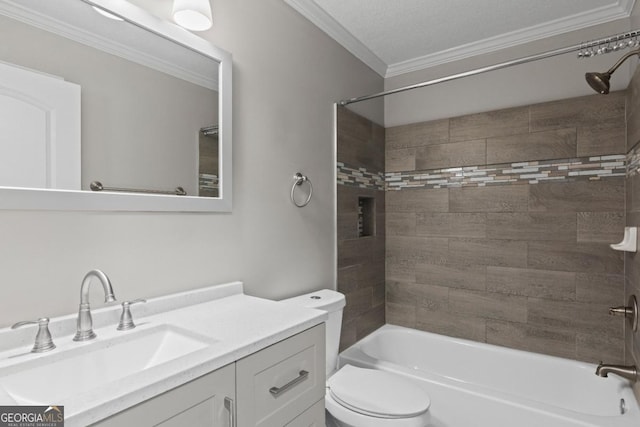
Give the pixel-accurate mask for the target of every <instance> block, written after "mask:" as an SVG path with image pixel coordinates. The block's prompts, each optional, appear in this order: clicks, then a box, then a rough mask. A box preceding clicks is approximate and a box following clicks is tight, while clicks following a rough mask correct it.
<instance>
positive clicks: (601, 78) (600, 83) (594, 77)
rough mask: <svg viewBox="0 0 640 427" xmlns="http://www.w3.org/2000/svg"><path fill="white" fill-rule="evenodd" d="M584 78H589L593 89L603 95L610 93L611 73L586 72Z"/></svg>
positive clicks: (588, 80)
mask: <svg viewBox="0 0 640 427" xmlns="http://www.w3.org/2000/svg"><path fill="white" fill-rule="evenodd" d="M584 78H585V79H587V83H589V86H591V88H592V89H593V90H595V91H596V92H598V93H601V94H602V95H606V94H608V93H609V87H610V85H609V79H611V74H610V73H586V74H585V75H584Z"/></svg>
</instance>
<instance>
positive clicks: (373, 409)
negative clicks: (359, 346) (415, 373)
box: [327, 365, 431, 418]
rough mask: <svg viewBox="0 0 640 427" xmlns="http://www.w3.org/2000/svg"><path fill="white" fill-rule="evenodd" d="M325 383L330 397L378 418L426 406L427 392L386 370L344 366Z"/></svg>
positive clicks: (403, 415)
mask: <svg viewBox="0 0 640 427" xmlns="http://www.w3.org/2000/svg"><path fill="white" fill-rule="evenodd" d="M327 385H328V388H329V391H330V393H331V396H332V397H333V398H334V399H335V400H336V401H337V402H338V403H340V404H341V405H342V406H344V407H346V408H349V409H351V410H353V411H355V412H358V413H361V414H364V415H370V416H374V417H379V418H410V417H415V416H418V415H420V414H423V413H424V412H426V411H427V410H428V409H429V405H430V404H431V400H430V399H429V395H427V393H425V392H424V390H422V389H421V388H420V387H418V386H417V385H416V384H414V383H412V382H410V381H408V380H406V379H404V378H402V377H400V376H398V375H394V374H392V373H389V372H385V371H380V370H377V369H363V368H357V367H355V366H351V365H345V366H344V367H343V368H342V369H340V370H339V371H338V372H336V373H335V374H334V375H333V376H332V377H331V378H329V380H328V381H327Z"/></svg>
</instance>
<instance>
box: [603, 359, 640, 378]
mask: <svg viewBox="0 0 640 427" xmlns="http://www.w3.org/2000/svg"><path fill="white" fill-rule="evenodd" d="M609 374H616V375H619V376H621V377H622V378H626V379H628V380H630V381H634V382H635V381H638V380H640V373H638V369H637V368H636V367H635V365H633V366H623V365H605V364H603V363H602V362H600V364H599V365H598V367H597V368H596V375H599V376H601V377H605V378H606V377H608V376H609Z"/></svg>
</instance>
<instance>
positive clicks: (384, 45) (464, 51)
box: [285, 0, 635, 75]
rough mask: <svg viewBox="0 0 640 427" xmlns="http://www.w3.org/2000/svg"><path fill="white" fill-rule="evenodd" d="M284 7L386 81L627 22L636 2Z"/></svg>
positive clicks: (299, 2)
mask: <svg viewBox="0 0 640 427" xmlns="http://www.w3.org/2000/svg"><path fill="white" fill-rule="evenodd" d="M285 1H286V2H287V3H289V4H290V5H291V6H292V7H294V8H296V9H297V10H298V11H299V12H301V13H302V14H303V15H305V16H306V17H307V18H309V19H310V20H311V21H312V22H314V23H315V24H316V25H318V26H319V27H320V28H322V29H323V30H324V31H326V32H327V33H329V34H330V35H331V36H332V37H334V38H335V39H336V40H337V41H338V42H340V43H342V44H343V45H344V46H345V47H347V49H349V50H350V51H352V53H354V54H356V56H358V57H360V59H363V60H364V61H365V62H367V63H368V64H369V65H370V66H372V68H373V69H375V70H376V71H378V72H380V73H381V74H383V75H389V71H390V70H395V71H393V73H392V74H401V73H402V72H407V71H412V70H414V69H418V68H427V67H428V66H433V65H437V64H438V63H444V62H448V61H451V60H455V59H460V58H463V57H469V56H473V55H477V54H482V53H486V52H490V51H495V50H498V49H501V48H504V47H508V46H513V45H518V44H521V43H526V42H530V41H533V40H537V39H541V38H544V37H549V36H551V35H555V34H561V33H564V32H568V31H571V30H576V29H580V28H585V27H588V26H592V25H596V24H600V23H603V22H608V21H611V20H614V19H620V18H625V17H628V16H629V13H630V11H631V8H632V6H633V2H634V1H635V0H534V1H532V0H447V1H442V0H347V1H345V0H285ZM354 50H355V51H354ZM367 51H368V52H367ZM363 55H364V56H365V57H367V56H368V57H369V58H368V59H365V58H363ZM376 59H377V60H378V61H379V62H378V63H377V64H376ZM385 67H386V68H387V70H383V68H385ZM403 70H404V71H403ZM381 71H383V72H381Z"/></svg>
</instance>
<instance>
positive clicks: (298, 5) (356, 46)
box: [284, 0, 635, 78]
mask: <svg viewBox="0 0 640 427" xmlns="http://www.w3.org/2000/svg"><path fill="white" fill-rule="evenodd" d="M284 1H285V3H287V4H288V5H289V6H291V7H292V8H293V9H295V10H296V11H298V12H299V13H300V14H301V15H302V16H304V17H305V18H307V19H308V20H309V21H311V22H312V23H313V24H314V25H316V26H317V27H318V28H320V29H321V30H322V31H324V32H325V33H327V34H328V35H329V36H330V37H332V38H333V39H334V40H336V41H337V42H338V43H340V44H341V45H342V46H343V47H344V48H345V49H347V50H348V51H349V52H351V53H352V54H353V55H354V56H355V57H356V58H358V59H360V60H361V61H362V62H364V63H365V64H366V65H368V66H369V67H370V68H371V69H372V70H374V71H376V72H377V73H378V74H380V75H381V76H382V77H385V78H387V77H393V76H398V75H400V74H405V73H409V72H412V71H418V70H423V69H426V68H430V67H434V66H437V65H441V64H444V63H448V62H453V61H458V60H461V59H465V58H469V57H472V56H477V55H482V54H486V53H490V52H495V51H498V50H501V49H505V48H509V47H513V46H518V45H521V44H525V43H530V42H533V41H537V40H540V39H544V38H547V37H551V36H555V35H559V34H563V33H567V32H570V31H575V30H580V29H583V28H587V27H590V26H593V25H598V24H603V23H605V22H610V21H613V20H616V19H623V18H629V16H630V15H631V11H632V9H633V6H634V4H635V0H618V3H617V4H616V5H613V6H607V7H604V6H603V7H600V8H597V9H594V10H591V11H589V12H582V13H577V14H575V15H571V16H567V17H564V18H560V19H556V20H553V21H549V22H546V23H544V24H540V25H535V26H532V27H528V28H524V29H521V30H517V31H513V32H510V33H506V34H501V35H499V36H495V37H490V38H487V39H483V40H478V41H475V42H472V43H469V44H466V45H463V46H459V47H455V48H452V49H447V50H443V51H441V52H436V53H433V54H430V55H425V56H422V57H419V58H415V59H410V60H407V61H403V62H398V63H394V64H389V65H388V64H386V63H385V62H384V61H383V60H382V59H380V58H379V57H378V56H377V55H376V54H375V53H373V51H371V49H369V48H368V47H367V46H366V45H364V44H363V43H362V42H361V41H360V40H358V39H357V38H355V37H354V36H353V35H352V34H351V33H350V32H349V31H347V30H346V29H345V28H344V27H343V26H342V25H340V24H339V23H338V22H337V21H336V20H335V19H333V17H332V16H331V15H329V14H328V13H327V12H325V11H324V9H322V8H321V7H320V6H318V5H317V4H316V2H315V1H314V0H284Z"/></svg>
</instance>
